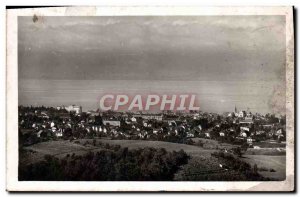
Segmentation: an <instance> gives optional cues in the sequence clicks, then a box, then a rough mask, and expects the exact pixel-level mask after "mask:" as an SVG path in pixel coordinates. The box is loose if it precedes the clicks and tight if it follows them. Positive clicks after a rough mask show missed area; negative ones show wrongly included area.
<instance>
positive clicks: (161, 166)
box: [19, 144, 189, 181]
mask: <svg viewBox="0 0 300 197" xmlns="http://www.w3.org/2000/svg"><path fill="white" fill-rule="evenodd" d="M104 147H106V148H107V149H104V150H101V151H99V152H96V153H94V152H89V153H87V154H85V155H75V154H72V155H71V156H70V155H67V156H66V157H64V158H63V159H58V158H56V157H53V156H50V155H46V156H45V160H44V161H41V162H38V163H35V164H30V165H28V166H19V180H21V181H22V180H28V181H29V180H32V181H170V180H173V176H174V174H175V172H176V171H177V170H178V168H179V166H180V165H183V164H186V163H187V161H188V158H189V157H188V155H187V154H186V153H185V152H184V151H182V150H181V151H179V152H175V151H173V152H167V151H166V150H165V149H154V148H144V149H136V150H129V149H128V148H121V147H120V146H110V145H108V144H106V145H104Z"/></svg>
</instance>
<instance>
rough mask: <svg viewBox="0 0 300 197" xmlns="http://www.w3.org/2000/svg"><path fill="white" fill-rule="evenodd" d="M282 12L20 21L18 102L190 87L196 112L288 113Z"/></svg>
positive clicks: (54, 102) (92, 99)
mask: <svg viewBox="0 0 300 197" xmlns="http://www.w3.org/2000/svg"><path fill="white" fill-rule="evenodd" d="M285 46H286V44H285V17H284V16H121V17H120V16H112V17H110V16H108V17H103V16H101V17H100V16H98V17H96V16H93V17H57V16H51V17H38V18H37V20H33V17H19V18H18V65H19V73H18V74H19V75H18V76H19V104H22V105H46V106H58V105H69V104H78V105H82V106H83V109H84V110H89V109H97V108H98V105H99V98H100V97H101V95H103V94H107V93H126V94H139V93H143V94H147V93H149V92H152V93H153V92H155V93H157V94H164V93H169V94H172V93H175V94H181V93H194V94H197V99H198V102H199V103H200V109H201V110H203V111H209V112H218V113H222V112H226V111H232V110H234V107H235V106H237V108H238V109H240V110H246V109H247V108H250V110H251V111H255V112H260V113H268V112H270V113H284V111H285Z"/></svg>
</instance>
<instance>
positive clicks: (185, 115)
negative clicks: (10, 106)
mask: <svg viewBox="0 0 300 197" xmlns="http://www.w3.org/2000/svg"><path fill="white" fill-rule="evenodd" d="M19 135H20V136H19V137H20V143H21V144H22V145H31V144H34V143H36V142H39V141H45V140H52V139H59V138H62V139H78V138H97V137H107V138H111V139H142V140H159V141H170V142H177V143H188V139H190V138H195V137H199V138H207V139H215V140H218V141H222V142H228V143H231V144H243V143H247V144H248V146H249V147H253V142H259V141H266V140H269V141H277V142H282V141H283V142H284V141H285V140H286V129H285V116H279V117H277V116H275V115H274V114H266V115H261V114H258V113H255V114H252V113H251V112H250V111H249V110H248V111H243V110H241V111H238V110H237V108H235V109H234V110H233V112H228V113H224V114H221V115H220V114H215V113H206V112H201V111H189V112H184V111H177V112H173V111H162V112H161V113H149V112H147V113H145V112H117V111H99V110H97V111H92V110H90V111H87V112H82V107H81V106H76V105H71V106H67V107H65V106H59V107H56V108H53V107H44V106H41V107H32V106H31V107H24V106H19ZM256 148H258V147H256Z"/></svg>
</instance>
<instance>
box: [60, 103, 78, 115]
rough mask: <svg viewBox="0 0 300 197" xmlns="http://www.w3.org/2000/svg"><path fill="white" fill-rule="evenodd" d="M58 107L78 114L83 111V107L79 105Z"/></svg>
mask: <svg viewBox="0 0 300 197" xmlns="http://www.w3.org/2000/svg"><path fill="white" fill-rule="evenodd" d="M57 109H65V110H67V111H68V112H75V113H76V114H80V113H81V112H82V107H81V106H79V105H70V106H67V107H65V106H60V107H57Z"/></svg>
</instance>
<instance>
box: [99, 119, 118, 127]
mask: <svg viewBox="0 0 300 197" xmlns="http://www.w3.org/2000/svg"><path fill="white" fill-rule="evenodd" d="M103 124H104V125H107V124H109V125H110V126H118V127H119V126H120V125H121V122H120V121H119V120H103Z"/></svg>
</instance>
